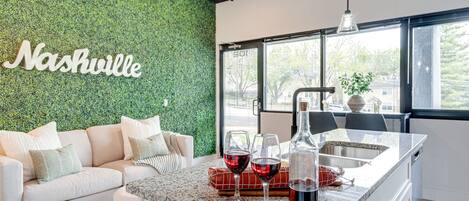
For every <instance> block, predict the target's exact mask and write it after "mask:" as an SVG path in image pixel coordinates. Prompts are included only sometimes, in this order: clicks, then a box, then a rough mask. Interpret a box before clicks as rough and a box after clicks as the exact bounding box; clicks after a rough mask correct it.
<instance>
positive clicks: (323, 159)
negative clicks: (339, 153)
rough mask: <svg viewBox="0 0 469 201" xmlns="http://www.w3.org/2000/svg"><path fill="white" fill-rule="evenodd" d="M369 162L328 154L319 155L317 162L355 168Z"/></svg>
mask: <svg viewBox="0 0 469 201" xmlns="http://www.w3.org/2000/svg"><path fill="white" fill-rule="evenodd" d="M367 163H369V161H366V160H359V159H353V158H343V157H336V156H330V155H319V164H320V165H325V166H331V167H341V168H357V167H361V166H363V165H365V164H367Z"/></svg>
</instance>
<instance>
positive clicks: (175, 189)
mask: <svg viewBox="0 0 469 201" xmlns="http://www.w3.org/2000/svg"><path fill="white" fill-rule="evenodd" d="M314 137H315V138H316V140H317V141H318V142H320V143H324V142H326V141H340V142H344V143H347V142H349V143H350V142H352V143H354V142H355V143H364V144H377V145H383V146H386V147H389V148H388V149H387V150H386V151H384V152H383V153H381V154H380V155H378V156H377V157H376V158H374V159H373V160H371V162H370V163H369V164H365V165H364V166H361V167H358V168H344V170H345V174H344V177H346V178H354V179H355V182H354V184H353V185H342V187H340V188H323V189H321V190H320V192H319V196H320V200H334V201H357V200H360V201H361V200H366V198H368V197H369V196H370V195H371V194H372V193H373V192H374V190H375V189H376V188H377V187H378V186H379V185H380V184H381V183H382V182H383V181H384V180H386V178H387V177H388V176H389V175H390V173H391V172H392V171H393V170H394V169H395V168H397V167H398V166H399V165H400V163H401V162H402V161H403V160H404V159H405V158H407V157H409V156H410V154H411V153H413V152H415V151H416V150H418V149H419V148H420V147H421V146H422V145H423V142H424V141H425V140H426V138H427V136H426V135H421V134H409V133H395V132H377V131H364V130H350V129H336V130H332V131H329V132H325V133H321V134H317V135H315V136H314ZM282 150H284V151H287V150H288V143H282ZM221 165H223V164H222V161H221V160H216V161H211V162H207V163H204V164H201V165H199V166H196V167H192V168H186V169H183V170H179V171H176V172H174V173H171V174H167V175H160V176H155V177H150V178H146V179H143V180H139V181H134V182H131V183H129V184H127V185H126V189H127V192H128V193H131V194H134V195H137V196H139V197H141V198H143V199H144V200H149V201H156V200H174V201H176V200H225V197H219V196H218V195H217V191H216V190H215V189H213V188H212V187H210V186H209V185H208V176H207V169H208V167H212V166H221ZM249 200H262V198H261V197H251V198H249ZM271 200H288V198H271Z"/></svg>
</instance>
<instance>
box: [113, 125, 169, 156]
mask: <svg viewBox="0 0 469 201" xmlns="http://www.w3.org/2000/svg"><path fill="white" fill-rule="evenodd" d="M121 129H122V139H123V140H124V155H125V156H124V160H130V159H132V156H133V155H132V147H131V146H130V142H129V137H133V138H137V139H144V138H148V137H150V136H153V135H156V134H159V133H161V127H160V117H159V116H155V117H152V118H149V119H144V120H135V119H132V118H129V117H124V116H122V117H121Z"/></svg>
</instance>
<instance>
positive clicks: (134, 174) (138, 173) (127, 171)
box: [101, 160, 158, 184]
mask: <svg viewBox="0 0 469 201" xmlns="http://www.w3.org/2000/svg"><path fill="white" fill-rule="evenodd" d="M101 167H102V168H111V169H114V170H118V171H120V172H122V174H123V175H124V177H123V179H124V180H123V181H124V184H127V183H129V182H132V181H136V180H139V179H145V178H147V177H152V176H156V175H158V172H157V171H156V170H155V168H152V167H150V166H137V165H134V164H133V162H132V161H130V160H119V161H114V162H110V163H106V164H104V165H102V166H101Z"/></svg>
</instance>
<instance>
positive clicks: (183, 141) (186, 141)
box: [176, 134, 194, 167]
mask: <svg viewBox="0 0 469 201" xmlns="http://www.w3.org/2000/svg"><path fill="white" fill-rule="evenodd" d="M176 138H177V142H178V146H179V149H180V150H181V154H182V156H184V158H185V159H186V166H187V167H190V166H192V160H194V137H192V136H190V135H182V134H181V135H178V136H177V137H176Z"/></svg>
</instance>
